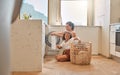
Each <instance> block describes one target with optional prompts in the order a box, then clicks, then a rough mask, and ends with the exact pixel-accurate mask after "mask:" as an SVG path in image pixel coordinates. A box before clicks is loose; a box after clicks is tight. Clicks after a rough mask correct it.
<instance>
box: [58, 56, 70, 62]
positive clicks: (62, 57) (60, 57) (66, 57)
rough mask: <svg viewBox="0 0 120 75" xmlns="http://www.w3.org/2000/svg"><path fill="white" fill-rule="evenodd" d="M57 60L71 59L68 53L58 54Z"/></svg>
mask: <svg viewBox="0 0 120 75" xmlns="http://www.w3.org/2000/svg"><path fill="white" fill-rule="evenodd" d="M56 59H57V61H60V62H64V61H69V58H68V56H67V55H58V56H56Z"/></svg>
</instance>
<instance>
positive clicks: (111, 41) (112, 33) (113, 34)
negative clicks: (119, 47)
mask: <svg viewBox="0 0 120 75" xmlns="http://www.w3.org/2000/svg"><path fill="white" fill-rule="evenodd" d="M110 43H114V44H115V32H114V31H110Z"/></svg>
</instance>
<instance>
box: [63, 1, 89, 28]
mask: <svg viewBox="0 0 120 75" xmlns="http://www.w3.org/2000/svg"><path fill="white" fill-rule="evenodd" d="M87 2H88V0H61V17H62V24H63V25H65V23H66V22H67V21H72V22H74V24H75V25H82V26H87Z"/></svg>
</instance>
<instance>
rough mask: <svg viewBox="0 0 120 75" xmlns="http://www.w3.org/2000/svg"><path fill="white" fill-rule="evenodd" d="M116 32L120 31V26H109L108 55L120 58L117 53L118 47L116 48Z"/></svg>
mask: <svg viewBox="0 0 120 75" xmlns="http://www.w3.org/2000/svg"><path fill="white" fill-rule="evenodd" d="M116 30H120V24H119V23H118V24H114V25H111V26H110V54H111V55H114V56H117V57H120V52H119V51H117V50H118V47H116V45H117V42H118V40H116V38H117V37H116V36H117V32H118V31H116Z"/></svg>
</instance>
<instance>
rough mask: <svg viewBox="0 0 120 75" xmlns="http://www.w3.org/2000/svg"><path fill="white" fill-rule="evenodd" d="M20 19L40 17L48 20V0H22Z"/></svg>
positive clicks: (45, 20)
mask: <svg viewBox="0 0 120 75" xmlns="http://www.w3.org/2000/svg"><path fill="white" fill-rule="evenodd" d="M20 19H42V20H43V21H44V22H45V23H47V21H48V0H23V3H22V8H21V11H20Z"/></svg>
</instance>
